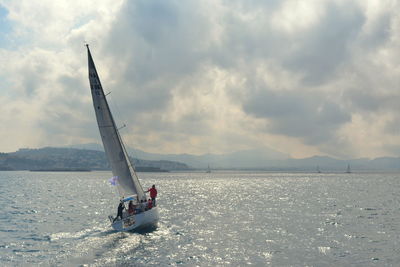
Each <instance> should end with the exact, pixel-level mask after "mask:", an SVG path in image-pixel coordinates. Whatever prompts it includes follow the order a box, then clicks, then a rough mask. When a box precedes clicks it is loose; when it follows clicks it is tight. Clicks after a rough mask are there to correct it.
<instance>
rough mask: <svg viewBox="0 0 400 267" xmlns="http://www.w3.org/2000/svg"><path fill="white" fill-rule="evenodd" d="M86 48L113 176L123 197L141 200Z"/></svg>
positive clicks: (93, 92) (95, 100)
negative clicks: (134, 196) (116, 178)
mask: <svg viewBox="0 0 400 267" xmlns="http://www.w3.org/2000/svg"><path fill="white" fill-rule="evenodd" d="M86 47H87V52H88V61H89V62H88V64H89V81H90V88H91V92H92V98H93V106H94V110H95V113H96V118H97V124H98V126H99V130H100V135H101V139H102V141H103V146H104V150H105V152H106V156H107V158H108V161H109V163H110V165H111V169H112V172H113V175H114V176H117V177H118V182H117V186H118V187H119V188H118V191H119V193H120V195H121V196H129V195H137V196H138V197H139V199H143V198H145V194H144V191H143V188H142V186H141V185H140V183H139V179H138V177H137V175H136V172H135V170H134V168H133V166H132V163H131V162H130V160H129V157H128V153H127V152H126V149H125V147H124V145H123V143H122V139H121V136H120V135H119V132H118V129H117V128H116V125H115V121H114V119H113V117H112V114H111V111H110V108H109V106H108V103H107V99H106V96H105V95H104V91H103V88H102V86H101V83H100V78H99V76H98V74H97V71H96V66H95V65H94V62H93V58H92V55H91V53H90V50H89V46H88V45H86Z"/></svg>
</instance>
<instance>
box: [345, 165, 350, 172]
mask: <svg viewBox="0 0 400 267" xmlns="http://www.w3.org/2000/svg"><path fill="white" fill-rule="evenodd" d="M346 173H351V169H350V164H347V170H346Z"/></svg>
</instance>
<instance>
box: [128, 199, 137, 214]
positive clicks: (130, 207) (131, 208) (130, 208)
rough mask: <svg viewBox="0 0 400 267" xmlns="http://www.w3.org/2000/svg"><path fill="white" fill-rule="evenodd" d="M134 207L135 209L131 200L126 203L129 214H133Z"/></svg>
mask: <svg viewBox="0 0 400 267" xmlns="http://www.w3.org/2000/svg"><path fill="white" fill-rule="evenodd" d="M135 209H136V206H135V205H133V202H132V200H131V201H129V205H128V213H129V215H133V214H135Z"/></svg>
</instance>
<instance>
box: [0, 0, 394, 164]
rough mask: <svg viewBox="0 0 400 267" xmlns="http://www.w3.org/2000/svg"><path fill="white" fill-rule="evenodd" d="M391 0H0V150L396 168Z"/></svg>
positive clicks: (392, 13) (392, 8) (392, 5)
mask: <svg viewBox="0 0 400 267" xmlns="http://www.w3.org/2000/svg"><path fill="white" fill-rule="evenodd" d="M399 10H400V1H396V0H358V1H356V0H308V1H298V0H297V1H296V0H202V1H193V0H185V1H178V0H135V1H128V0H102V1H89V0H79V1H71V0H65V1H64V0H41V1H35V0H18V1H12V0H11V1H10V0H0V61H1V64H0V86H1V94H0V107H1V108H0V110H1V112H0V124H1V127H0V151H1V152H12V151H16V150H18V149H19V148H40V147H44V146H67V145H76V144H85V143H100V136H99V133H98V129H97V125H96V122H95V115H94V111H93V105H92V102H91V95H90V89H89V82H88V71H87V54H86V49H85V46H84V44H85V43H89V45H90V49H91V52H92V55H93V58H94V61H95V63H96V67H97V71H98V73H99V75H100V79H101V81H102V84H103V88H104V90H105V92H106V93H110V94H109V95H108V100H109V102H110V106H111V109H112V111H113V114H114V117H115V119H116V121H117V124H118V125H121V126H122V125H124V124H126V127H125V128H123V129H121V134H122V136H123V139H124V141H125V143H126V144H127V145H128V146H130V147H134V148H137V149H141V150H144V151H147V152H153V153H166V154H172V153H189V154H205V153H217V154H222V153H230V152H234V151H239V150H253V149H258V150H263V149H265V150H269V149H272V150H275V151H279V152H282V153H285V154H287V155H289V156H290V157H294V158H303V157H310V156H314V155H326V156H331V157H336V158H341V159H348V158H359V157H368V158H376V157H382V156H395V157H400V49H399V48H400V13H399Z"/></svg>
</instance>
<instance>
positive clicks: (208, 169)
mask: <svg viewBox="0 0 400 267" xmlns="http://www.w3.org/2000/svg"><path fill="white" fill-rule="evenodd" d="M206 173H211V169H210V164H209V165H208V168H207V171H206Z"/></svg>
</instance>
